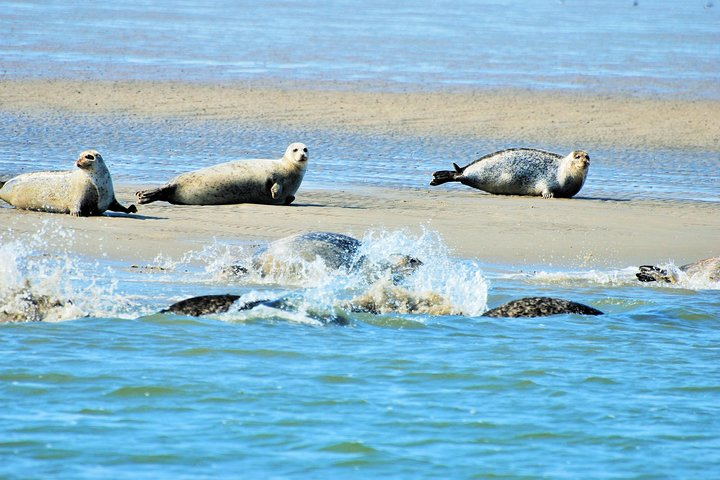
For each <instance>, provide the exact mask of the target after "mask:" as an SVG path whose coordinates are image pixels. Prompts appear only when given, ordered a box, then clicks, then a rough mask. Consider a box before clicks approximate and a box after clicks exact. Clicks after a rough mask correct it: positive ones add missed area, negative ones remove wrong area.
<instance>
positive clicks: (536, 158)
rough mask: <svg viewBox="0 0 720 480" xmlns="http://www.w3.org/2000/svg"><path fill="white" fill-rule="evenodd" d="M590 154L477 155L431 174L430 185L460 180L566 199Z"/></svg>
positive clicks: (502, 191) (518, 151) (515, 151)
mask: <svg viewBox="0 0 720 480" xmlns="http://www.w3.org/2000/svg"><path fill="white" fill-rule="evenodd" d="M589 166H590V157H589V156H588V154H587V153H586V152H584V151H582V150H575V151H573V152H570V153H569V154H568V155H566V156H564V157H563V156H562V155H558V154H557V153H551V152H546V151H544V150H536V149H532V148H511V149H507V150H501V151H498V152H494V153H491V154H488V155H485V156H484V157H481V158H479V159H477V160H475V161H474V162H472V163H470V164H469V165H467V166H465V167H459V166H458V165H457V164H456V163H453V167H454V168H455V170H454V171H449V170H441V171H438V172H435V173H433V179H432V181H431V182H430V185H441V184H443V183H447V182H460V183H462V184H463V185H467V186H469V187H473V188H477V189H479V190H484V191H486V192H488V193H493V194H497V195H529V196H539V195H542V197H543V198H553V197H556V198H570V197H572V196H573V195H575V194H577V193H578V192H579V191H580V189H581V188H582V186H583V184H584V183H585V178H586V177H587V173H588V168H589Z"/></svg>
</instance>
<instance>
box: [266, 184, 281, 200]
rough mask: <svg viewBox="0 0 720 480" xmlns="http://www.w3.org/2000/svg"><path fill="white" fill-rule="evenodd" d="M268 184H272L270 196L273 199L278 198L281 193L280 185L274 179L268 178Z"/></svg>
mask: <svg viewBox="0 0 720 480" xmlns="http://www.w3.org/2000/svg"><path fill="white" fill-rule="evenodd" d="M268 184H272V186H271V187H270V196H271V197H272V198H273V199H274V200H277V199H278V198H280V195H281V194H282V185H281V184H280V183H278V182H275V181H274V180H268Z"/></svg>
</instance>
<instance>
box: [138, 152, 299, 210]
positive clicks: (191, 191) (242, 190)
mask: <svg viewBox="0 0 720 480" xmlns="http://www.w3.org/2000/svg"><path fill="white" fill-rule="evenodd" d="M307 162H308V149H307V147H306V146H305V145H304V144H302V143H291V144H290V146H289V147H288V148H287V150H286V151H285V155H284V156H283V157H282V158H281V159H279V160H260V159H257V160H235V161H232V162H226V163H221V164H219V165H213V166H212V167H207V168H203V169H200V170H195V171H192V172H187V173H183V174H181V175H178V176H177V177H175V178H173V179H172V180H170V181H169V182H168V183H167V184H166V185H164V186H162V187H160V188H156V189H153V190H142V191H139V192H137V193H136V195H137V197H138V203H140V204H145V203H150V202H157V201H165V202H169V203H173V204H176V205H228V204H236V203H263V204H269V205H290V204H291V203H292V202H293V201H294V200H295V197H294V195H295V192H297V190H298V188H300V183H301V182H302V179H303V176H304V175H305V170H306V169H307Z"/></svg>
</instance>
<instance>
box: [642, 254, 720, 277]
mask: <svg viewBox="0 0 720 480" xmlns="http://www.w3.org/2000/svg"><path fill="white" fill-rule="evenodd" d="M638 268H639V270H640V271H639V272H638V273H636V274H635V276H636V277H637V279H638V280H640V281H641V282H666V283H677V282H678V280H679V277H678V275H677V272H676V271H673V270H671V269H665V268H660V267H656V266H654V265H640V267H638ZM679 270H680V272H683V273H684V274H685V275H687V276H688V278H691V279H700V280H707V281H711V282H718V281H720V257H710V258H705V259H703V260H698V261H697V262H693V263H688V264H687V265H682V266H681V267H680V268H679Z"/></svg>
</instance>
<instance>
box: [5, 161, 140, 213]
mask: <svg viewBox="0 0 720 480" xmlns="http://www.w3.org/2000/svg"><path fill="white" fill-rule="evenodd" d="M75 165H76V166H77V167H78V168H77V170H68V171H62V172H32V173H24V174H22V175H18V176H17V177H14V178H11V179H10V180H8V181H7V182H5V183H4V184H0V199H2V200H5V201H6V202H7V203H9V204H10V205H12V206H14V207H15V208H20V209H24V210H37V211H40V212H51V213H69V214H71V215H75V216H82V217H86V216H90V215H101V214H102V213H103V212H105V211H106V210H111V211H113V212H123V213H135V212H137V209H136V208H135V205H130V206H129V207H127V208H125V207H123V206H122V205H120V203H118V201H117V199H116V198H115V191H114V190H113V184H112V178H111V177H110V172H109V171H108V168H107V166H106V165H105V161H104V160H103V158H102V156H101V155H100V154H99V153H98V152H96V151H95V150H85V151H84V152H82V153H80V155H79V157H78V159H77V160H76V161H75Z"/></svg>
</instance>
